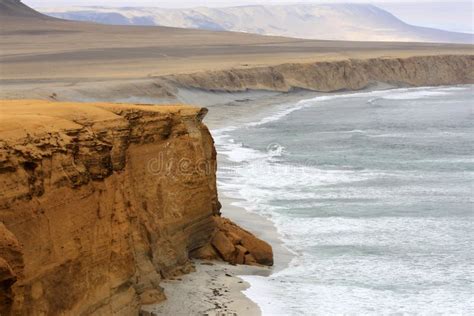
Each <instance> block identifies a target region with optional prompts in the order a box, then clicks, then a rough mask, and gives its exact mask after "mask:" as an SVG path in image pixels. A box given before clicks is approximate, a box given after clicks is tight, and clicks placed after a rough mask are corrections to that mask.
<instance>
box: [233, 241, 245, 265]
mask: <svg viewBox="0 0 474 316" xmlns="http://www.w3.org/2000/svg"><path fill="white" fill-rule="evenodd" d="M235 248H236V249H237V255H236V257H235V263H236V264H244V263H245V255H246V254H248V250H247V249H246V248H244V247H243V246H242V245H237V246H235Z"/></svg>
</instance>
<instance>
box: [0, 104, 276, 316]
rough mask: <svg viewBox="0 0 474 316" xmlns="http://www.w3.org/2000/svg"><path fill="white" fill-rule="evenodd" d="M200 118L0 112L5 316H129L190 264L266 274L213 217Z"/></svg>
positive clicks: (81, 108) (135, 112) (158, 113)
mask: <svg viewBox="0 0 474 316" xmlns="http://www.w3.org/2000/svg"><path fill="white" fill-rule="evenodd" d="M205 114H206V110H205V109H201V108H195V107H191V106H159V107H157V106H146V105H142V106H135V105H120V104H105V103H93V104H80V103H55V102H47V101H37V100H21V101H20V100H12V101H0V184H1V185H0V188H1V189H0V306H1V307H0V314H1V315H9V314H12V315H16V314H22V315H44V314H48V315H58V314H71V315H91V314H92V315H104V314H116V315H133V314H138V311H139V308H140V306H141V305H142V304H151V303H156V302H159V301H162V300H164V299H165V295H164V293H163V291H162V289H161V288H160V286H159V283H160V281H161V280H162V279H163V278H167V277H171V276H174V275H177V274H182V273H186V272H189V271H192V269H193V267H192V265H191V264H190V261H189V258H190V257H191V256H194V257H199V258H209V259H223V260H226V261H229V262H232V263H245V264H264V265H271V264H273V258H272V250H271V247H270V246H269V245H268V244H267V243H265V242H263V241H261V240H259V239H257V238H256V237H254V236H253V235H252V234H251V233H249V232H247V231H245V230H243V229H241V228H239V227H238V226H236V225H235V224H233V223H232V222H230V221H228V220H226V219H223V218H221V217H220V212H219V209H220V204H219V202H218V198H217V190H216V175H215V171H216V151H215V148H214V145H213V140H212V137H211V135H210V133H209V131H208V129H207V127H206V126H205V125H204V124H203V123H202V119H203V117H204V116H205Z"/></svg>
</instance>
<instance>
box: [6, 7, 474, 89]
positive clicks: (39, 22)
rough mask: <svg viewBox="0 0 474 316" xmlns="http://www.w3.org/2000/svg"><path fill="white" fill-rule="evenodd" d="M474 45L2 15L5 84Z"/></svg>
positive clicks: (461, 50)
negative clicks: (316, 37) (319, 38)
mask: <svg viewBox="0 0 474 316" xmlns="http://www.w3.org/2000/svg"><path fill="white" fill-rule="evenodd" d="M473 47H474V46H473V45H454V44H431V43H397V42H346V41H316V40H302V39H295V38H285V37H272V36H260V35H254V34H247V33H235V32H215V31H204V30H191V29H179V28H169V27H159V26H154V27H145V26H113V25H99V24H92V23H83V22H72V21H63V20H58V19H52V18H36V17H8V16H2V27H1V28H0V74H1V79H2V81H3V82H18V81H22V82H25V81H27V80H36V81H37V80H42V81H52V80H56V81H67V82H71V84H74V80H75V79H77V80H78V81H88V80H91V81H97V80H114V79H117V80H118V79H139V78H152V77H155V76H163V75H169V74H179V73H193V72H200V71H208V70H222V69H229V68H248V67H259V66H269V65H278V64H282V63H300V62H303V63H305V62H315V61H332V60H341V59H348V58H357V59H364V58H378V57H382V58H384V57H409V56H420V55H438V54H443V55H446V54H464V55H465V54H472V53H473Z"/></svg>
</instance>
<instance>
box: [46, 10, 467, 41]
mask: <svg viewBox="0 0 474 316" xmlns="http://www.w3.org/2000/svg"><path fill="white" fill-rule="evenodd" d="M39 10H40V11H42V12H43V13H45V14H47V15H49V16H54V17H57V18H62V19H69V20H79V21H89V22H97V23H103V24H117V25H161V26H170V27H180V28H196V29H205V30H213V31H216V30H217V31H236V32H245V33H254V34H260V35H274V36H285V37H293V38H304V39H320V40H351V41H354V40H355V41H402V42H412V41H414V42H449V43H472V41H473V35H472V34H467V33H456V32H449V31H443V30H438V29H434V28H427V27H420V26H413V25H410V24H407V23H405V22H403V21H402V20H400V19H398V18H397V17H395V16H394V15H393V14H391V13H390V12H388V11H385V10H383V9H380V8H379V7H377V6H375V5H371V4H340V3H338V4H299V5H292V6H290V5H248V6H234V7H225V8H207V7H195V8H190V9H162V8H152V7H149V8H146V7H121V8H112V7H103V6H93V7H68V8H43V9H39Z"/></svg>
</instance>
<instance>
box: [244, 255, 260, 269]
mask: <svg viewBox="0 0 474 316" xmlns="http://www.w3.org/2000/svg"><path fill="white" fill-rule="evenodd" d="M244 262H245V264H247V265H250V266H252V265H255V264H257V263H258V262H257V260H255V258H254V257H253V256H252V255H251V254H250V253H248V254H246V255H245V260H244Z"/></svg>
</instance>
